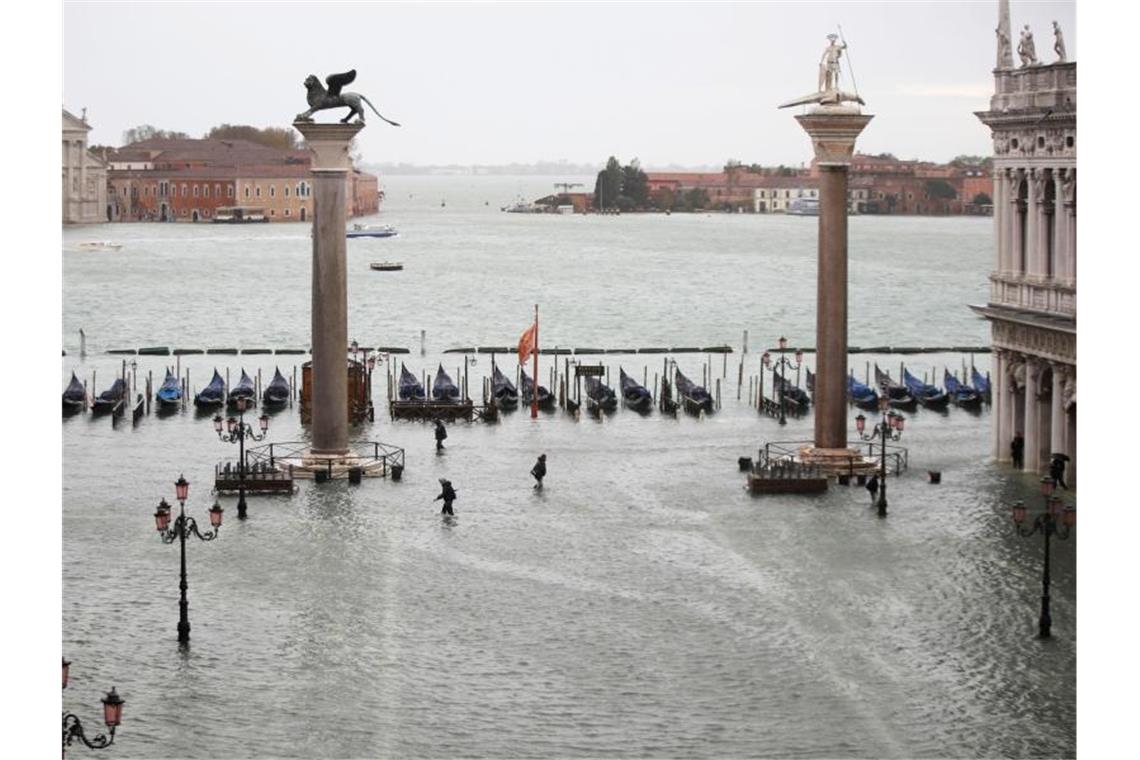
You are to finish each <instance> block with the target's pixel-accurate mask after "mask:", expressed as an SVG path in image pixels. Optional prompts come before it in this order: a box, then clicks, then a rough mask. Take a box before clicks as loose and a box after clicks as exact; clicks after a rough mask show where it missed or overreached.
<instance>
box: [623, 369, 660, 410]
mask: <svg viewBox="0 0 1140 760" xmlns="http://www.w3.org/2000/svg"><path fill="white" fill-rule="evenodd" d="M618 377H619V379H620V383H621V398H622V400H623V401H624V402H625V405H626V406H627V407H629V408H630V409H632V410H634V411H635V412H642V413H645V412H650V411H652V410H653V394H652V393H650V392H649V389H648V388H646V387H645V386H644V385H642V384H641V383H639V382H637V381H636V380H634V379H633V378H632V377H630V376H629V375H627V374H625V370H624V369H622V368H621V367H618Z"/></svg>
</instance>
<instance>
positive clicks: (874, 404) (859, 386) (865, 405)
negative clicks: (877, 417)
mask: <svg viewBox="0 0 1140 760" xmlns="http://www.w3.org/2000/svg"><path fill="white" fill-rule="evenodd" d="M847 400H848V401H849V402H850V403H852V404H854V405H855V406H857V407H859V408H860V409H878V408H879V394H877V393H875V390H874V389H873V388H871V386H869V385H864V384H863V383H861V382H859V381H858V380H856V379H855V375H848V376H847Z"/></svg>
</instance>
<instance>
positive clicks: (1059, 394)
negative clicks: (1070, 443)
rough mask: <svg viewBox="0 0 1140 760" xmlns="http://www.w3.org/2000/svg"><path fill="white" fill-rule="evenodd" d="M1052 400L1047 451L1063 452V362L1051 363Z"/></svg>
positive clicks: (1064, 371) (1065, 371)
mask: <svg viewBox="0 0 1140 760" xmlns="http://www.w3.org/2000/svg"><path fill="white" fill-rule="evenodd" d="M1051 366H1052V368H1053V402H1052V403H1051V404H1050V409H1049V452H1050V453H1053V452H1059V453H1062V454H1063V453H1065V441H1066V435H1065V398H1064V396H1065V390H1064V389H1065V377H1066V374H1067V368H1066V367H1065V365H1064V364H1058V363H1056V362H1053V363H1052V365H1051Z"/></svg>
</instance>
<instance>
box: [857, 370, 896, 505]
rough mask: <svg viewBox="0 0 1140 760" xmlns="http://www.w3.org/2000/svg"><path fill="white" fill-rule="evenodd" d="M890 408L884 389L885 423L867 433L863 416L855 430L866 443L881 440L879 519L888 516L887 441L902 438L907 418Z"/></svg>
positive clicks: (881, 410)
mask: <svg viewBox="0 0 1140 760" xmlns="http://www.w3.org/2000/svg"><path fill="white" fill-rule="evenodd" d="M889 407H890V399H888V398H887V391H886V388H883V389H882V393H880V394H879V411H880V412H882V413H883V421H882V422H879V423H877V424H876V425H875V427H874V428H872V430H871V432H870V433H865V432H864V430H865V429H866V427H867V418H866V417H864V416H863V415H861V414H860V415H859V416H858V417H856V418H855V430H856V432H858V433H859V437H860V438H862V439H863V440H864V441H873V440H875V439H876V438H880V439H881V440H880V442H879V496H878V499H877V500H876V501H875V506H876V507H877V508H878V510H879V517H886V516H887V440H888V439H889V440H892V441H897V440H899V439H900V438H902V433H903V427H904V425H905V424H906V417H903V416H902V415H901V414H899V413H898V412H895V411H888V408H889Z"/></svg>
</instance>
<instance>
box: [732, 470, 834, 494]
mask: <svg viewBox="0 0 1140 760" xmlns="http://www.w3.org/2000/svg"><path fill="white" fill-rule="evenodd" d="M748 490H749V491H750V492H752V493H755V494H760V493H823V492H824V491H826V490H827V478H825V477H823V476H816V477H801V476H789V477H767V476H765V475H763V474H757V473H754V472H750V473H748Z"/></svg>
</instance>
